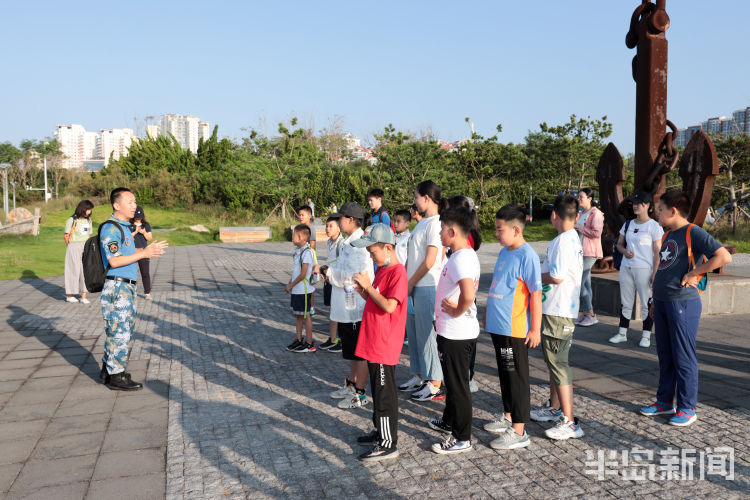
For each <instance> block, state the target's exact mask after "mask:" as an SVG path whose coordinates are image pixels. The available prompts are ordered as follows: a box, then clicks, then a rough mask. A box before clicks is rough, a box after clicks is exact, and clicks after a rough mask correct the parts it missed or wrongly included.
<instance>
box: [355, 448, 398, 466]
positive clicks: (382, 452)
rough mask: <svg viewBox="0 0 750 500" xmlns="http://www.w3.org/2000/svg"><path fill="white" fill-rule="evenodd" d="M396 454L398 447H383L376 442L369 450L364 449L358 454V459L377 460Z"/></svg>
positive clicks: (393, 456) (386, 458)
mask: <svg viewBox="0 0 750 500" xmlns="http://www.w3.org/2000/svg"><path fill="white" fill-rule="evenodd" d="M397 456H398V449H396V447H393V448H383V447H382V446H380V445H378V444H376V445H375V446H373V447H372V449H371V450H370V451H366V452H364V453H362V454H361V455H360V456H359V459H360V460H362V461H363V462H377V461H379V460H388V459H389V458H396V457H397Z"/></svg>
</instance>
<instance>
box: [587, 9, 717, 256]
mask: <svg viewBox="0 0 750 500" xmlns="http://www.w3.org/2000/svg"><path fill="white" fill-rule="evenodd" d="M668 28H669V16H668V15H667V11H666V0H656V1H655V3H654V2H652V1H650V0H642V1H641V4H640V5H639V6H638V7H636V9H635V11H634V12H633V15H632V17H631V19H630V30H629V31H628V33H627V35H626V36H625V45H627V47H628V48H630V49H633V48H635V49H636V55H635V57H633V70H632V71H633V79H634V80H635V82H636V96H635V179H634V186H635V191H639V190H643V191H647V192H648V193H651V195H652V196H653V197H654V205H655V204H656V202H657V201H658V199H659V197H660V196H661V195H662V194H663V193H664V192H665V191H666V176H667V174H668V173H669V172H671V171H673V170H674V169H675V167H676V166H677V164H678V163H679V170H678V172H679V175H680V177H681V178H682V190H683V191H684V192H685V193H686V194H687V195H688V197H689V198H690V200H691V207H690V214H689V217H688V219H689V220H690V221H691V222H693V223H694V224H698V225H702V224H703V222H704V220H705V218H706V212H707V210H708V206H709V204H710V202H711V191H712V190H713V179H714V176H716V175H717V174H718V173H719V162H718V160H717V158H716V150H715V149H714V146H713V144H712V143H711V140H710V139H709V138H708V136H707V135H706V134H705V133H704V132H703V131H702V130H701V131H698V132H697V133H696V134H694V135H693V136H692V138H691V139H690V141H689V142H688V144H687V146H686V147H685V151H684V152H683V154H682V158H681V159H680V155H679V153H678V151H677V149H676V148H675V146H674V139H675V136H676V135H677V128H676V127H675V125H674V124H673V123H672V122H671V121H669V120H667V52H668V50H667V48H668V44H667V39H666V36H665V34H666V31H667V29H668ZM667 127H669V129H670V130H669V131H666V130H667ZM665 131H666V132H665ZM596 180H597V182H598V183H599V199H600V203H601V206H602V209H603V211H604V222H605V234H604V235H603V236H602V243H603V247H604V248H606V249H611V248H612V243H613V242H614V239H615V238H616V237H617V235H618V234H619V231H620V227H622V224H623V223H624V222H625V220H626V219H629V218H632V217H633V211H632V203H631V202H630V199H629V198H623V194H622V183H623V182H624V181H625V166H624V163H623V160H622V156H621V155H620V153H619V151H617V148H616V147H615V145H614V144H612V143H609V144H608V145H607V147H606V148H605V150H604V153H603V154H602V156H601V158H600V159H599V165H598V166H597V171H596Z"/></svg>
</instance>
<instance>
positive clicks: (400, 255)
mask: <svg viewBox="0 0 750 500" xmlns="http://www.w3.org/2000/svg"><path fill="white" fill-rule="evenodd" d="M409 236H411V232H409V230H408V229H407V230H405V231H404V232H403V233H399V234H397V235H396V258H397V259H398V261H399V262H400V263H401V264H403V265H404V267H406V257H407V256H408V254H409Z"/></svg>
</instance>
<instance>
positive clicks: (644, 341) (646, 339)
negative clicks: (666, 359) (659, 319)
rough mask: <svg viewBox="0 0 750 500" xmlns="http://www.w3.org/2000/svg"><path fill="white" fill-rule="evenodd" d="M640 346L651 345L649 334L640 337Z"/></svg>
mask: <svg viewBox="0 0 750 500" xmlns="http://www.w3.org/2000/svg"><path fill="white" fill-rule="evenodd" d="M638 345H639V346H641V347H651V335H650V334H649V335H648V336H646V335H644V336H643V337H641V341H640V342H639V343H638Z"/></svg>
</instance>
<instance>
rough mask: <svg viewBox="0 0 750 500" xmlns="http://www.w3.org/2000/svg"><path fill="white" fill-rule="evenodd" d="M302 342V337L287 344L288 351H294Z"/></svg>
mask: <svg viewBox="0 0 750 500" xmlns="http://www.w3.org/2000/svg"><path fill="white" fill-rule="evenodd" d="M300 344H302V341H301V340H300V339H294V342H292V343H291V344H289V345H288V346H286V350H287V351H293V350H295V349H296V348H297V347H298V346H299V345H300Z"/></svg>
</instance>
